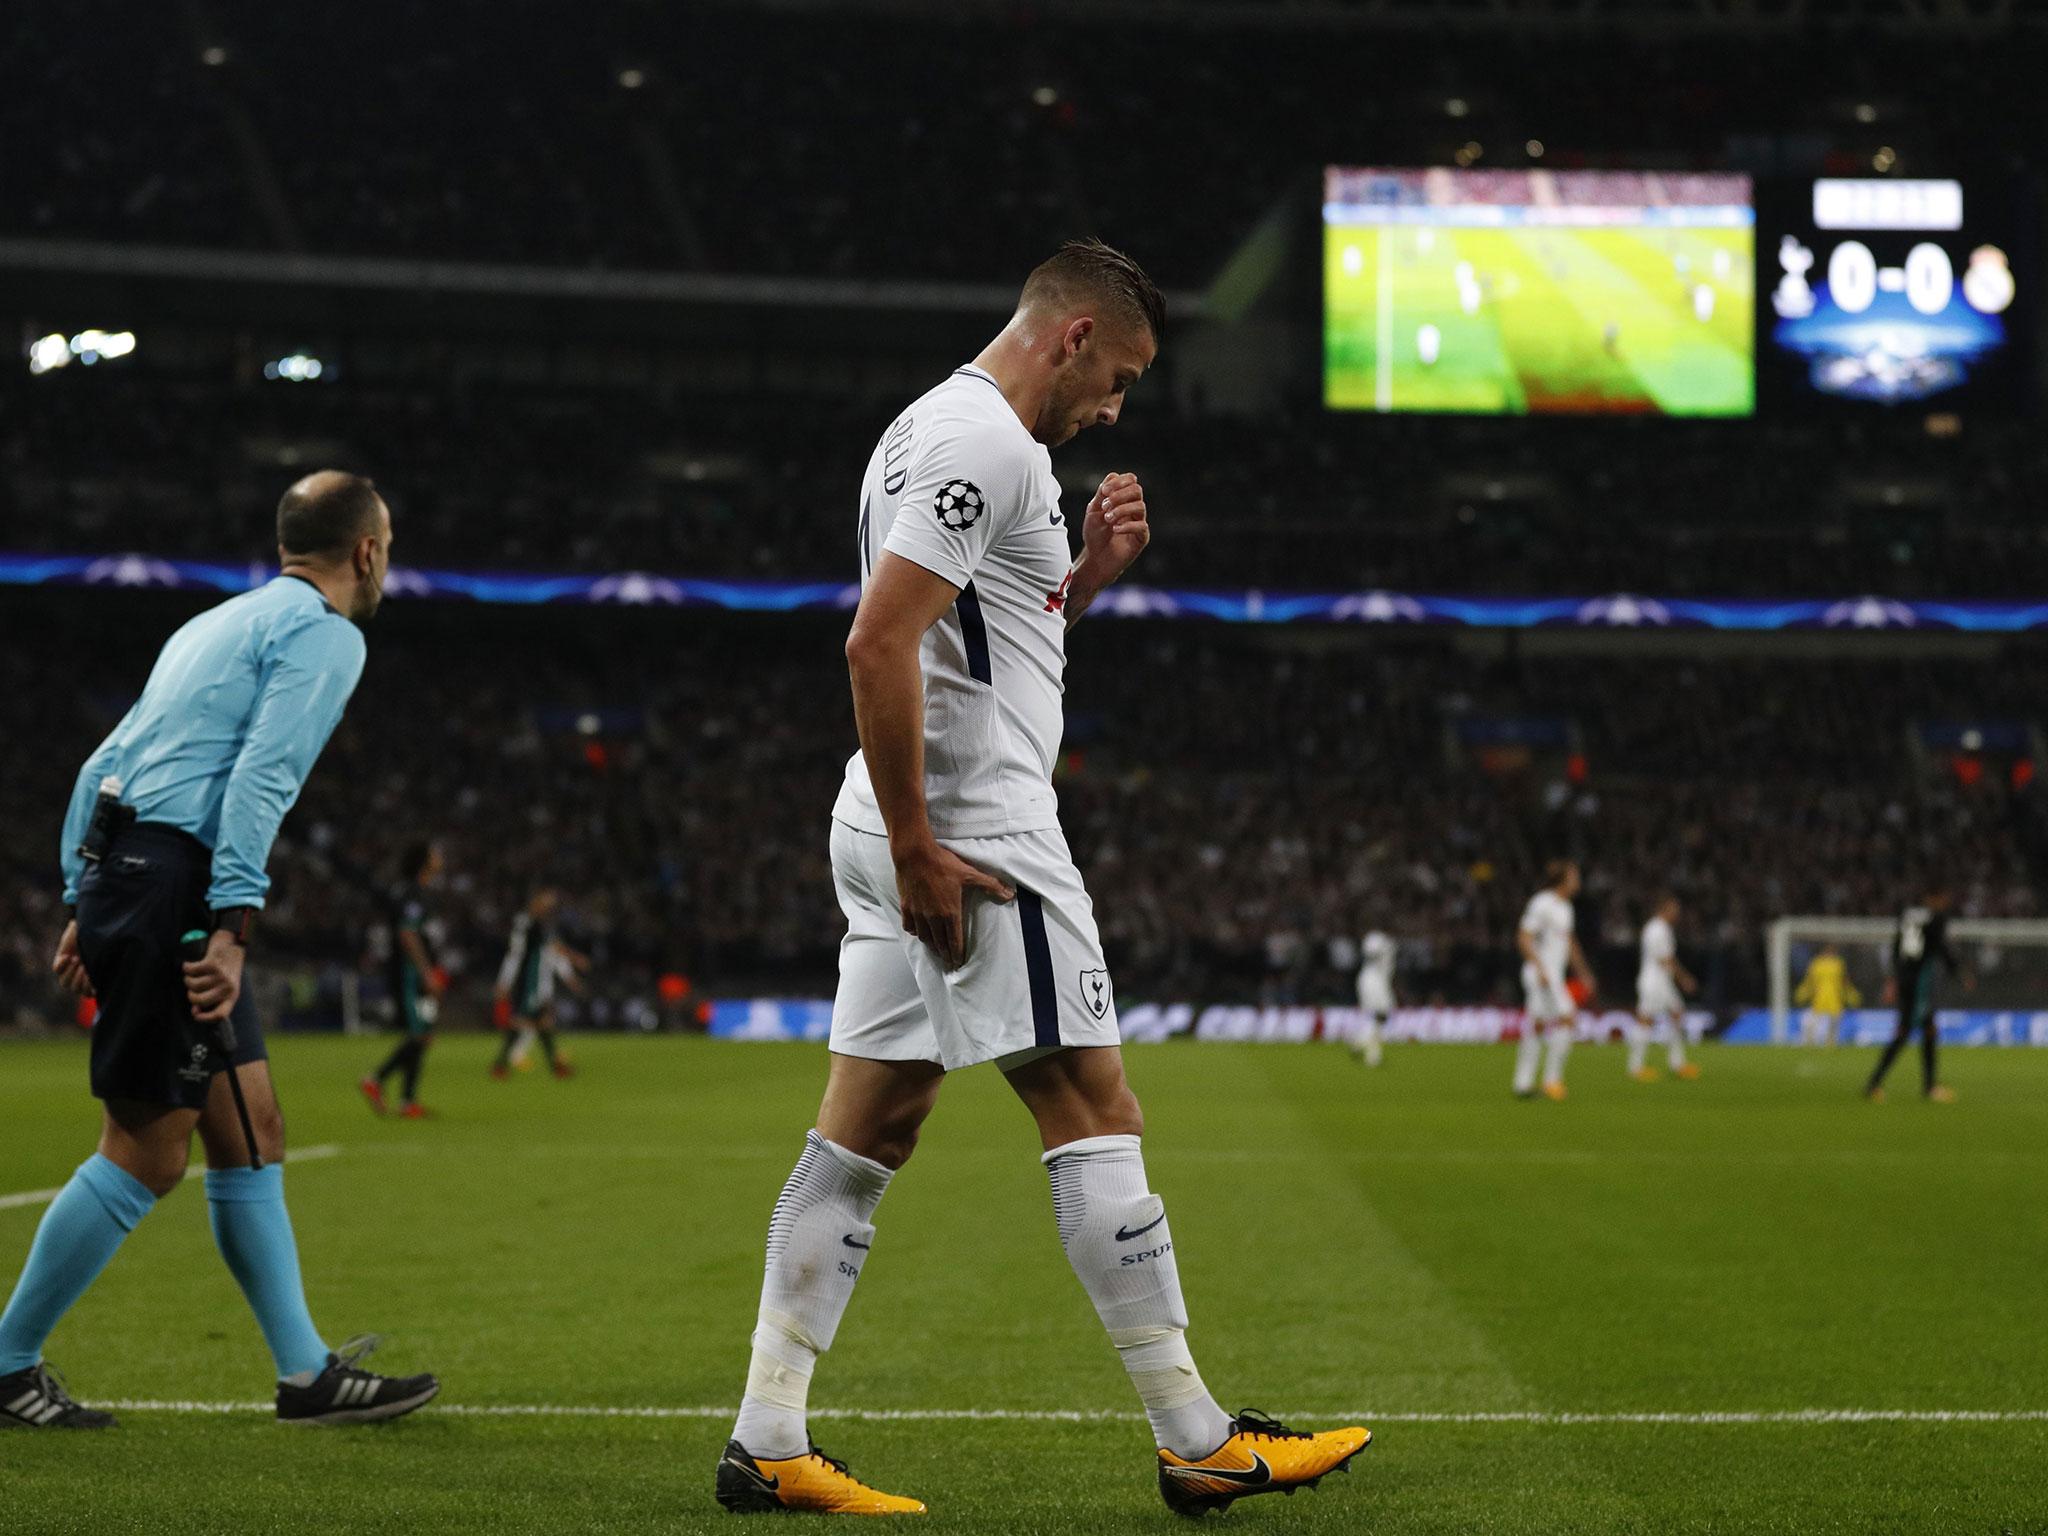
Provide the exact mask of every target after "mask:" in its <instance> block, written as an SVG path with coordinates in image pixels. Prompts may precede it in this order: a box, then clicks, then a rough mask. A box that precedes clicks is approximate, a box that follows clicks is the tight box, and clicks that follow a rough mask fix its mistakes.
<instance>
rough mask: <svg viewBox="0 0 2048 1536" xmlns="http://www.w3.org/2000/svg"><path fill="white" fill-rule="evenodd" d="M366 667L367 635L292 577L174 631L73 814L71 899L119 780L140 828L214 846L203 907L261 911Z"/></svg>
mask: <svg viewBox="0 0 2048 1536" xmlns="http://www.w3.org/2000/svg"><path fill="white" fill-rule="evenodd" d="M363 657H364V647H363V632H362V631H361V630H359V629H357V628H356V626H355V625H354V624H352V623H350V622H349V621H348V620H347V619H345V618H343V617H342V616H341V615H340V614H339V613H337V612H336V611H335V610H334V608H333V607H332V606H331V605H330V604H329V603H328V601H327V599H326V598H324V597H322V596H321V595H320V592H319V589H318V588H316V587H314V586H313V584H312V583H311V582H307V581H302V580H300V579H299V578H298V577H296V576H280V577H278V578H277V579H276V580H274V581H272V582H271V583H270V584H269V585H268V586H266V587H262V588H259V589H258V590H256V591H254V592H248V593H244V594H243V595H242V596H240V597H235V598H230V599H229V600H228V601H226V602H224V603H222V604H221V605H220V606H219V607H217V608H209V609H208V610H207V611H206V612H205V613H202V614H200V615H199V616H198V617H197V618H196V619H193V620H192V621H191V622H190V623H188V624H186V625H185V626H184V627H183V628H182V629H180V630H179V631H178V632H177V633H176V634H174V635H172V636H171V638H170V639H169V640H167V641H165V642H164V648H163V650H162V651H161V652H159V653H158V655H157V658H156V665H155V666H154V667H153V668H151V669H150V674H149V682H148V684H147V685H146V686H145V687H144V688H143V690H142V697H141V698H139V699H137V700H136V701H135V706H134V708H132V709H130V710H129V711H128V713H127V714H126V715H125V716H123V717H122V720H121V723H120V724H119V725H117V726H115V727H114V731H113V734H112V735H110V736H109V737H108V738H107V739H106V740H105V741H103V742H101V743H100V745H99V750H98V751H96V752H94V753H93V755H92V756H91V757H89V758H87V759H86V760H85V767H83V768H82V769H80V770H79V774H78V783H77V785H76V786H75V787H74V788H73V789H72V791H71V809H70V811H69V812H68V813H67V814H66V815H65V817H64V845H63V849H62V857H63V862H64V900H65V901H66V902H67V903H70V902H76V901H77V900H78V879H79V876H80V875H82V874H83V873H84V872H85V861H84V859H82V858H81V857H80V856H79V852H78V845H79V843H80V842H81V841H82V840H83V839H84V837H85V833H86V829H87V827H88V826H89V825H90V824H91V821H92V811H93V802H94V800H95V799H96V798H97V797H98V795H99V787H100V781H101V780H102V779H104V778H105V777H107V775H109V774H112V775H113V776H114V777H116V778H118V779H119V780H120V781H121V802H122V804H124V805H131V806H133V807H134V808H135V819H136V820H137V821H154V822H162V823H164V824H166V825H169V826H173V827H177V828H179V829H180V830H182V831H185V832H189V833H191V834H192V835H193V836H194V837H196V838H198V839H199V841H200V842H202V843H204V844H206V846H207V847H209V848H211V849H212V850H213V883H212V884H211V885H210V886H209V887H208V888H207V893H206V902H207V905H208V906H210V907H212V908H213V909H214V910H216V911H218V910H220V909H221V908H223V907H260V906H262V905H263V896H264V893H265V892H266V891H268V890H269V889H270V876H269V875H267V874H266V873H264V868H263V866H264V865H265V864H267V863H268V862H269V860H270V844H271V841H272V840H273V839H274V838H275V837H276V836H277V829H278V825H279V823H281V822H282V821H283V820H284V813H285V812H286V811H288V810H290V809H291V808H292V804H293V802H294V801H296V800H297V799H298V798H299V791H300V790H301V789H302V788H304V787H305V783H306V775H307V774H309V773H311V772H312V771H313V763H314V760H315V759H316V758H318V757H319V756H320V749H321V748H322V747H324V746H326V745H327V738H328V737H329V736H331V735H333V734H334V727H335V726H336V724H337V723H339V721H340V720H341V712H342V710H343V709H344V708H345V707H346V706H347V704H348V699H349V695H350V694H352V693H354V692H355V688H356V682H357V680H358V679H359V678H361V677H362V675H363Z"/></svg>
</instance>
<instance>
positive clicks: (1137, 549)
mask: <svg viewBox="0 0 2048 1536" xmlns="http://www.w3.org/2000/svg"><path fill="white" fill-rule="evenodd" d="M1151 539H1152V527H1151V524H1149V523H1148V522H1146V520H1145V488H1144V487H1143V486H1142V485H1140V484H1138V477H1137V476H1136V475H1133V474H1130V473H1128V472H1119V473H1117V474H1113V475H1104V476H1103V477H1102V484H1101V486H1100V487H1099V488H1098V489H1097V490H1096V492H1095V495H1094V497H1093V498H1092V499H1091V500H1090V501H1089V503H1088V515H1087V517H1085V518H1083V519H1082V522H1081V545H1082V548H1083V549H1084V550H1085V551H1086V552H1087V556H1088V560H1089V562H1090V564H1091V565H1097V564H1098V562H1099V565H1098V572H1099V576H1100V585H1102V586H1107V585H1108V584H1109V583H1110V582H1112V581H1114V580H1116V578H1117V577H1119V576H1121V575H1122V574H1123V573H1124V571H1125V570H1126V569H1127V568H1128V567H1129V565H1130V563H1131V562H1132V561H1133V560H1135V559H1137V558H1138V556H1139V555H1141V554H1143V553H1144V550H1145V546H1146V545H1147V544H1148V543H1150V542H1151Z"/></svg>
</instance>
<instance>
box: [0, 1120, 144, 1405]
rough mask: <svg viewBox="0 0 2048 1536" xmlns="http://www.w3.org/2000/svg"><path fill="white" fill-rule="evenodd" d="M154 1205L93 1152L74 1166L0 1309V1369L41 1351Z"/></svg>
mask: <svg viewBox="0 0 2048 1536" xmlns="http://www.w3.org/2000/svg"><path fill="white" fill-rule="evenodd" d="M155 1204H156V1196H155V1195H153V1194H151V1193H150V1192H149V1189H148V1186H146V1185H145V1184H143V1183H142V1181H141V1180H139V1179H137V1178H136V1177H135V1176H134V1175H133V1174H131V1173H129V1172H128V1171H127V1170H126V1169H125V1168H122V1167H119V1166H118V1165H116V1164H115V1163H112V1162H110V1161H108V1160H107V1159H106V1158H104V1157H102V1156H101V1155H100V1154H99V1153H97V1152H95V1153H93V1155H92V1156H91V1157H89V1158H87V1159H86V1160H85V1161H84V1162H82V1163H80V1164H79V1165H78V1171H77V1172H76V1173H74V1174H72V1175H71V1181H70V1182H69V1183H67V1184H66V1185H65V1186H64V1187H63V1188H62V1189H61V1190H59V1191H58V1192H57V1198H56V1199H54V1200H52V1201H51V1202H50V1208H49V1209H48V1210H47V1211H45V1212H43V1219H42V1221H41V1223H40V1224H38V1225H37V1227H36V1237H35V1241H34V1242H33V1243H32V1244H30V1246H29V1250H28V1263H26V1264H25V1265H23V1266H22V1270H21V1278H20V1279H19V1280H17V1281H16V1282H15V1284H14V1295H13V1296H12V1297H11V1298H9V1300H8V1303H7V1310H6V1312H4V1313H0V1376H8V1375H12V1374H13V1373H14V1372H16V1371H25V1370H27V1369H28V1368H29V1367H30V1366H32V1365H34V1364H35V1363H36V1362H37V1361H39V1360H41V1359H42V1358H43V1341H44V1340H45V1339H47V1338H49V1336H50V1332H51V1330H52V1329H54V1328H55V1327H56V1326H57V1323H58V1321H59V1320H60V1319H61V1318H62V1317H63V1316H64V1314H65V1313H66V1312H69V1311H70V1310H71V1304H72V1303H73V1302H75V1301H76V1300H78V1298H79V1297H81V1296H83V1295H84V1294H85V1288H86V1287H87V1286H89V1285H91V1284H92V1283H93V1281H95V1280H97V1279H98V1278H99V1273H100V1271H101V1270H103V1269H105V1268H106V1267H107V1260H109V1259H111V1258H112V1257H113V1256H114V1250H115V1249H116V1248H119V1247H120V1246H121V1240H122V1239H123V1238H125V1237H126V1236H127V1235H128V1234H129V1233H130V1232H133V1231H134V1230H135V1224H136V1223H137V1222H138V1221H140V1220H142V1218H143V1217H145V1216H147V1215H148V1214H149V1208H150V1207H151V1206H153V1205H155Z"/></svg>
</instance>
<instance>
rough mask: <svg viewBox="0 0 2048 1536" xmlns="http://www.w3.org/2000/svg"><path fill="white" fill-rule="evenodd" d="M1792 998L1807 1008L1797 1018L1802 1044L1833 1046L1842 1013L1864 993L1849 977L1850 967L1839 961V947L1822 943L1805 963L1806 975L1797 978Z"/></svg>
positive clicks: (1852, 1005)
mask: <svg viewBox="0 0 2048 1536" xmlns="http://www.w3.org/2000/svg"><path fill="white" fill-rule="evenodd" d="M1792 1001H1793V1002H1795V1003H1797V1004H1798V1005H1799V1006H1800V1007H1802V1008H1804V1009H1805V1010H1806V1012H1805V1013H1804V1014H1802V1015H1800V1019H1799V1035H1800V1041H1801V1043H1802V1044H1805V1045H1833V1044H1834V1043H1835V1035H1836V1033H1837V1031H1839V1030H1840V1029H1841V1027H1842V1015H1843V1014H1844V1013H1846V1012H1847V1011H1848V1010H1849V1009H1851V1008H1855V1007H1858V1006H1859V1005H1861V1003H1862V1002H1863V994H1862V993H1861V992H1858V991H1857V990H1856V984H1855V983H1854V982H1852V981H1850V980H1849V968H1848V966H1846V965H1844V964H1843V963H1842V952H1841V950H1839V949H1837V948H1836V947H1835V946H1834V945H1832V944H1823V945H1821V947H1820V953H1819V954H1817V955H1815V956H1814V957H1813V959H1812V960H1811V961H1810V962H1808V964H1807V967H1806V975H1805V976H1804V977H1802V978H1801V979H1800V982H1799V990H1798V991H1797V992H1795V993H1793V994H1792Z"/></svg>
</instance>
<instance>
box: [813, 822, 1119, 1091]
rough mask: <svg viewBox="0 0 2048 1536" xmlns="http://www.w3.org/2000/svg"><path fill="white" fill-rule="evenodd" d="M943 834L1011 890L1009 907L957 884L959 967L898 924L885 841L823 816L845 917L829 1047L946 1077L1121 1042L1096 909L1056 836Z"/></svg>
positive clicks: (1061, 839)
mask: <svg viewBox="0 0 2048 1536" xmlns="http://www.w3.org/2000/svg"><path fill="white" fill-rule="evenodd" d="M944 841H945V845H946V847H948V848H949V849H951V850H952V851H953V852H954V853H957V854H959V855H960V857H961V858H963V859H965V860H966V861H967V862H968V863H970V864H972V865H974V866H975V867H976V868H977V869H985V870H987V871H988V872H989V873H990V874H992V875H995V876H997V877H998V878H999V879H1001V880H1003V881H1004V882H1005V883H1007V884H1008V885H1010V886H1012V887H1014V888H1015V890H1016V892H1017V896H1016V899H1015V900H1014V901H1007V902H1004V901H997V900H995V899H994V898H992V897H989V896H985V895H983V894H981V893H980V892H978V891H970V892H968V893H967V906H966V918H967V962H966V964H964V965H962V966H961V967H960V969H958V970H957V971H948V970H946V969H944V968H943V967H942V966H941V965H940V964H939V961H938V958H937V957H936V956H935V955H934V954H933V953H932V952H931V950H930V949H928V948H927V947H926V946H925V945H924V944H923V943H921V942H920V941H919V940H917V939H916V938H914V937H912V936H911V935H910V934H908V933H906V932H904V929H903V916H902V912H901V909H900V908H899V906H898V904H897V894H896V866H895V864H894V863H893V862H892V861H891V860H890V858H889V840H888V839H887V838H886V837H879V836H877V835H875V834H874V833H872V832H862V831H858V830H857V829H855V828H853V827H849V826H847V825H846V824H845V823H844V822H841V821H834V822H833V823H832V880H833V884H834V885H835V886H836V887H837V889H838V893H839V906H840V909H841V910H842V911H843V912H845V914H846V937H845V938H844V939H842V940H840V943H839V991H838V995H837V996H835V997H834V998H833V1000H832V1040H831V1043H832V1049H833V1050H834V1051H836V1052H838V1053H839V1054H840V1055H842V1056H861V1057H866V1058H867V1059H869V1060H871V1061H936V1062H938V1063H940V1064H941V1065H942V1066H944V1067H945V1068H946V1070H947V1071H949V1072H954V1071H958V1070H959V1069H960V1068H962V1067H971V1066H975V1065H976V1064H978V1063H980V1062H984V1061H994V1062H998V1063H1000V1064H1002V1065H1003V1066H1005V1067H1011V1066H1018V1065H1021V1064H1022V1063H1024V1062H1026V1061H1029V1060H1031V1059H1032V1058H1033V1057H1035V1056H1043V1055H1048V1054H1050V1053H1051V1052H1053V1051H1058V1050H1064V1049H1066V1048H1067V1047H1069V1046H1077V1045H1117V1044H1119V1043H1120V1042H1121V1036H1120V1035H1119V1033H1118V1030H1117V1019H1116V993H1115V991H1114V989H1113V988H1112V987H1111V986H1110V980H1109V966H1108V963H1107V962H1106V961H1104V959H1103V958H1102V939H1101V937H1100V935H1099V934H1098V933H1097V932H1096V928H1095V908H1094V904H1093V903H1092V902H1091V901H1089V899H1088V892H1087V890H1086V889H1085V888H1084V887H1083V886H1082V884H1081V872H1080V871H1079V870H1078V869H1076V868H1075V867H1074V856H1073V854H1072V853H1070V852H1069V851H1068V849H1067V840H1066V837H1065V836H1064V835H1063V834H1062V833H1060V832H1059V831H1058V829H1056V828H1054V829H1048V830H1046V831H1043V832H1016V833H1011V834H1010V835H1009V836H1006V837H980V838H948V839H945V840H944Z"/></svg>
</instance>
